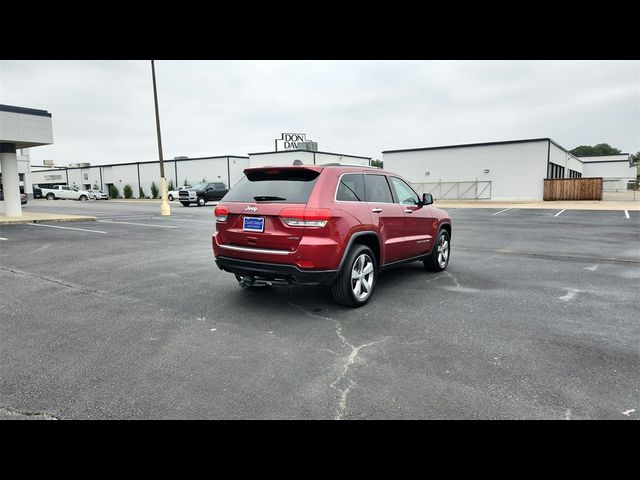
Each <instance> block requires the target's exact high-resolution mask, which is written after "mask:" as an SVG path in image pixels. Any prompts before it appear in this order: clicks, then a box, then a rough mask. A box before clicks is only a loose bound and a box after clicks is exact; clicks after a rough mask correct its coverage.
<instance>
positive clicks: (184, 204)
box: [180, 202, 189, 207]
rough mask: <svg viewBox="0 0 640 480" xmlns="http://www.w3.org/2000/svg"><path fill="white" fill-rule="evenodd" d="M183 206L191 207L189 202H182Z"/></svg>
mask: <svg viewBox="0 0 640 480" xmlns="http://www.w3.org/2000/svg"><path fill="white" fill-rule="evenodd" d="M180 203H181V204H182V206H183V207H188V206H189V202H180Z"/></svg>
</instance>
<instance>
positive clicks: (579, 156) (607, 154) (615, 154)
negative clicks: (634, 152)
mask: <svg viewBox="0 0 640 480" xmlns="http://www.w3.org/2000/svg"><path fill="white" fill-rule="evenodd" d="M617 155H627V156H630V155H631V154H630V153H626V152H625V153H598V154H597V155H575V157H577V158H590V157H615V156H617Z"/></svg>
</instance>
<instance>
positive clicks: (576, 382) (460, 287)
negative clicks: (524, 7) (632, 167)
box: [0, 200, 640, 420]
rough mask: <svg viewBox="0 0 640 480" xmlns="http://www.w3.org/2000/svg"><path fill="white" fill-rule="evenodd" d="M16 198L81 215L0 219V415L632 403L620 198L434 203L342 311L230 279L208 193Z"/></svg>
mask: <svg viewBox="0 0 640 480" xmlns="http://www.w3.org/2000/svg"><path fill="white" fill-rule="evenodd" d="M27 208H30V209H32V210H38V211H42V212H50V211H55V212H58V213H69V214H73V213H82V214H90V215H95V216H97V217H98V221H96V222H74V223H72V224H71V223H62V224H54V223H51V224H39V225H33V224H21V225H0V419H49V418H58V419H168V418H171V419H178V418H179V419H622V420H626V419H638V418H640V315H638V311H639V309H638V303H639V297H640V295H639V292H640V242H639V240H640V212H638V211H632V212H628V214H625V212H623V211H584V210H582V211H577V210H566V211H563V212H562V213H560V214H558V212H559V210H558V211H555V210H534V209H529V210H524V209H509V210H504V209H465V208H462V209H450V210H448V211H449V212H450V214H451V217H452V219H453V236H452V243H451V245H452V257H451V262H450V264H449V267H448V269H447V270H446V271H445V272H443V273H429V272H426V271H425V270H424V269H423V267H422V264H421V263H415V264H410V265H407V266H403V267H398V268H396V269H393V270H389V271H387V272H384V273H383V274H382V275H381V276H380V277H379V280H378V285H377V287H376V292H375V294H374V296H373V298H372V300H371V301H370V302H369V303H368V304H367V305H366V306H364V307H362V308H360V309H347V308H343V307H340V306H338V305H336V304H334V303H333V300H332V298H331V294H330V292H329V291H328V289H325V288H315V287H294V288H279V287H273V288H263V289H252V290H243V289H240V288H239V287H238V285H237V282H236V281H235V278H234V277H233V275H231V274H228V273H225V272H222V271H220V270H218V268H217V267H216V266H215V264H214V262H213V256H212V251H211V234H212V233H213V231H214V228H215V225H214V222H213V216H212V210H213V206H212V205H211V204H208V205H207V206H206V207H203V208H198V207H195V206H193V207H189V208H184V207H182V206H180V205H179V204H172V216H171V217H169V218H163V217H160V216H159V205H158V204H154V203H143V202H137V203H136V202H131V203H125V202H121V203H119V202H111V201H107V202H93V201H92V202H85V203H80V202H72V201H57V202H47V201H44V200H35V201H30V202H29V205H28V207H27ZM627 215H628V218H627ZM47 225H48V226H47Z"/></svg>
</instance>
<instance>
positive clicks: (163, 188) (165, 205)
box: [151, 60, 171, 216]
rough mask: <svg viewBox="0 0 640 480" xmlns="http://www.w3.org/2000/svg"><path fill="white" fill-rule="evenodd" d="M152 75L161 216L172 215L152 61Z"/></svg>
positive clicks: (154, 69) (154, 70) (154, 71)
mask: <svg viewBox="0 0 640 480" xmlns="http://www.w3.org/2000/svg"><path fill="white" fill-rule="evenodd" d="M151 74H152V75H153V100H154V102H155V106H156V130H157V132H158V155H159V156H160V196H161V198H162V203H161V204H160V215H163V216H167V215H171V209H170V207H169V202H168V201H167V180H166V178H165V176H164V159H163V158H162V135H161V134H160V114H159V112H158V91H157V89H156V68H155V65H154V63H153V60H151Z"/></svg>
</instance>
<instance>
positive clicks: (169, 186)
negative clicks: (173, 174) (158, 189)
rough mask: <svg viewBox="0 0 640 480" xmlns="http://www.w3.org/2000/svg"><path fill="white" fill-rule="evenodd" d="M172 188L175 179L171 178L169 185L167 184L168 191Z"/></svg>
mask: <svg viewBox="0 0 640 480" xmlns="http://www.w3.org/2000/svg"><path fill="white" fill-rule="evenodd" d="M171 190H173V179H170V180H169V185H167V191H169V192H170V191H171Z"/></svg>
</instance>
